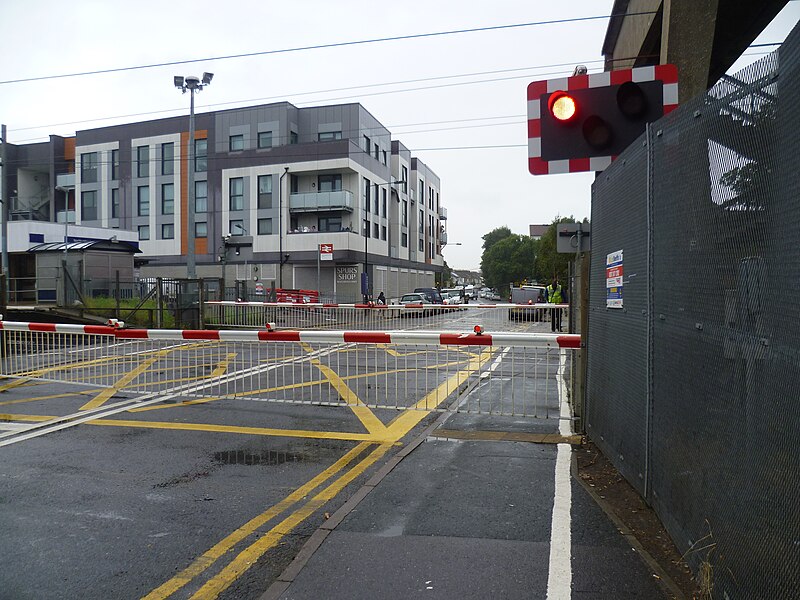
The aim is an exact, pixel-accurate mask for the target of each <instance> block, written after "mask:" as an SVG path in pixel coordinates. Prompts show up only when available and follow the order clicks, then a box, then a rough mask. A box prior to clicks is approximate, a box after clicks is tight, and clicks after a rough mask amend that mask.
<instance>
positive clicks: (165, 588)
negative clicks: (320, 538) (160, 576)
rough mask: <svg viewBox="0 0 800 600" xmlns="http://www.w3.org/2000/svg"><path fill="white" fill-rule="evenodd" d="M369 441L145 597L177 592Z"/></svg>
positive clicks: (347, 461)
mask: <svg viewBox="0 0 800 600" xmlns="http://www.w3.org/2000/svg"><path fill="white" fill-rule="evenodd" d="M368 446H369V444H368V443H366V442H362V443H361V444H359V445H358V446H356V447H355V448H353V449H352V450H350V451H349V452H348V453H347V454H345V455H344V456H342V457H341V458H340V459H339V460H337V461H336V462H335V463H333V464H332V465H331V466H330V467H328V468H327V469H325V470H324V471H322V472H321V473H319V474H318V475H317V476H316V477H314V478H313V479H311V480H309V481H308V482H307V483H305V484H303V485H302V486H300V487H299V488H297V489H296V490H295V491H294V492H292V493H291V494H289V495H288V496H286V498H284V499H283V500H281V501H280V502H278V503H277V504H275V505H274V506H272V507H270V508H269V509H268V510H266V511H265V512H263V513H261V514H260V515H258V516H257V517H255V518H253V519H251V520H250V521H248V522H247V523H245V524H244V525H242V526H241V527H239V528H238V529H237V530H236V531H234V532H232V533H231V534H229V535H227V536H225V538H223V539H222V540H221V541H219V542H217V543H216V544H214V545H213V546H212V547H211V548H209V549H208V550H206V551H205V552H204V553H203V554H202V555H200V556H198V557H197V558H196V559H194V560H193V561H192V564H190V565H189V566H188V567H186V568H185V569H184V570H183V571H181V572H180V573H178V574H177V575H175V577H173V578H172V579H170V580H169V581H166V582H165V583H163V584H161V585H160V586H158V587H157V588H156V589H154V590H153V591H152V592H150V593H149V594H147V596H145V597H144V599H143V600H161V599H163V598H167V597H169V596H170V595H172V594H174V593H175V592H177V591H178V590H179V589H181V588H182V587H183V586H185V585H186V584H187V583H189V582H190V581H191V580H192V579H194V578H195V577H197V576H198V575H199V574H200V573H202V572H203V571H205V570H206V569H207V568H208V567H210V566H211V565H213V564H214V562H216V561H217V560H218V559H219V558H220V557H222V556H223V555H225V554H226V553H227V552H229V551H230V550H231V549H232V548H233V547H234V546H235V545H236V544H238V543H239V542H241V541H242V540H244V539H245V538H246V537H247V536H249V535H251V534H252V533H253V532H254V531H256V530H257V529H258V528H259V527H261V526H262V525H264V524H265V523H268V522H269V521H271V520H272V519H273V518H275V517H276V516H278V515H279V514H281V513H282V512H284V511H286V510H287V509H289V508H290V507H291V506H292V505H293V504H296V503H297V502H299V501H300V500H302V499H303V498H305V497H306V496H307V495H308V494H310V493H311V492H312V491H314V489H316V488H317V487H319V486H320V485H322V484H323V483H325V482H326V481H327V480H328V479H330V478H331V477H333V476H334V475H335V474H336V473H338V472H339V471H341V470H342V469H344V468H345V467H346V466H347V465H348V464H350V463H351V462H352V461H353V460H354V459H355V458H357V457H358V456H359V455H360V454H361V453H362V452H363V451H364V450H365V449H366V448H367V447H368Z"/></svg>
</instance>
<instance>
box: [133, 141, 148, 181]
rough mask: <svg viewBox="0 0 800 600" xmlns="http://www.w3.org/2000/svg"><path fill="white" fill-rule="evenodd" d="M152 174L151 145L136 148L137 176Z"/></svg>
mask: <svg viewBox="0 0 800 600" xmlns="http://www.w3.org/2000/svg"><path fill="white" fill-rule="evenodd" d="M149 175H150V146H139V147H137V148H136V176H137V177H148V176H149Z"/></svg>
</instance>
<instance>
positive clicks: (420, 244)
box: [419, 238, 425, 252]
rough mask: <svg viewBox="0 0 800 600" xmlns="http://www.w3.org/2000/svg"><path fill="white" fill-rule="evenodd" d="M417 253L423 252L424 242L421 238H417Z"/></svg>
mask: <svg viewBox="0 0 800 600" xmlns="http://www.w3.org/2000/svg"><path fill="white" fill-rule="evenodd" d="M419 251H420V252H425V242H424V241H423V240H422V238H419Z"/></svg>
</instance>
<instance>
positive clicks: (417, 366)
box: [0, 321, 580, 418]
mask: <svg viewBox="0 0 800 600" xmlns="http://www.w3.org/2000/svg"><path fill="white" fill-rule="evenodd" d="M0 330H2V332H1V335H2V360H1V361H0V376H2V377H4V378H7V379H8V380H9V382H8V383H6V384H5V386H9V385H15V384H20V383H24V382H27V381H31V380H35V381H41V382H51V383H53V384H72V385H80V386H83V387H85V388H89V390H93V391H94V392H95V393H94V397H93V399H92V400H91V401H89V402H88V403H87V404H86V406H85V408H96V407H97V406H100V405H102V404H103V403H104V402H106V401H108V400H110V399H111V398H112V397H114V398H119V397H120V396H122V397H126V398H127V397H142V398H149V399H152V398H158V397H163V398H164V399H165V400H168V401H171V402H182V403H185V404H192V403H208V402H216V401H222V400H236V401H252V402H254V403H255V402H275V403H291V404H307V405H323V406H338V407H349V408H350V409H352V410H360V409H361V408H362V407H364V408H375V409H387V408H388V409H397V410H409V409H411V410H424V411H443V410H451V411H456V412H470V413H478V414H490V415H509V416H521V417H537V418H550V417H555V418H557V417H558V415H559V410H560V407H559V404H560V402H559V393H561V390H560V389H559V386H561V385H563V375H564V373H565V365H566V362H567V361H568V360H569V358H570V356H569V354H570V353H571V351H572V350H574V349H576V348H579V347H580V336H578V335H569V334H562V335H555V334H545V333H513V332H511V333H502V334H490V333H484V332H483V331H482V330H481V328H480V327H475V328H474V329H473V330H472V331H471V332H469V333H463V332H457V331H450V332H446V331H445V332H431V331H300V330H276V329H274V328H269V329H264V330H259V331H242V330H220V331H212V330H157V329H124V328H121V327H119V326H114V325H111V326H84V325H53V324H41V323H39V324H37V323H19V322H10V321H0ZM85 391H86V390H85ZM87 393H88V391H87ZM89 395H90V396H92V394H89Z"/></svg>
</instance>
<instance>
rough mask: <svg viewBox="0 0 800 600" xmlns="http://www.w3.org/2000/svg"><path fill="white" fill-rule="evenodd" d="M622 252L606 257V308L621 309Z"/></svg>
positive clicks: (618, 251)
mask: <svg viewBox="0 0 800 600" xmlns="http://www.w3.org/2000/svg"><path fill="white" fill-rule="evenodd" d="M622 275H623V269H622V250H617V251H616V252H612V253H611V254H607V255H606V308H623V302H622V300H623V297H622V285H623V284H622Z"/></svg>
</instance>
